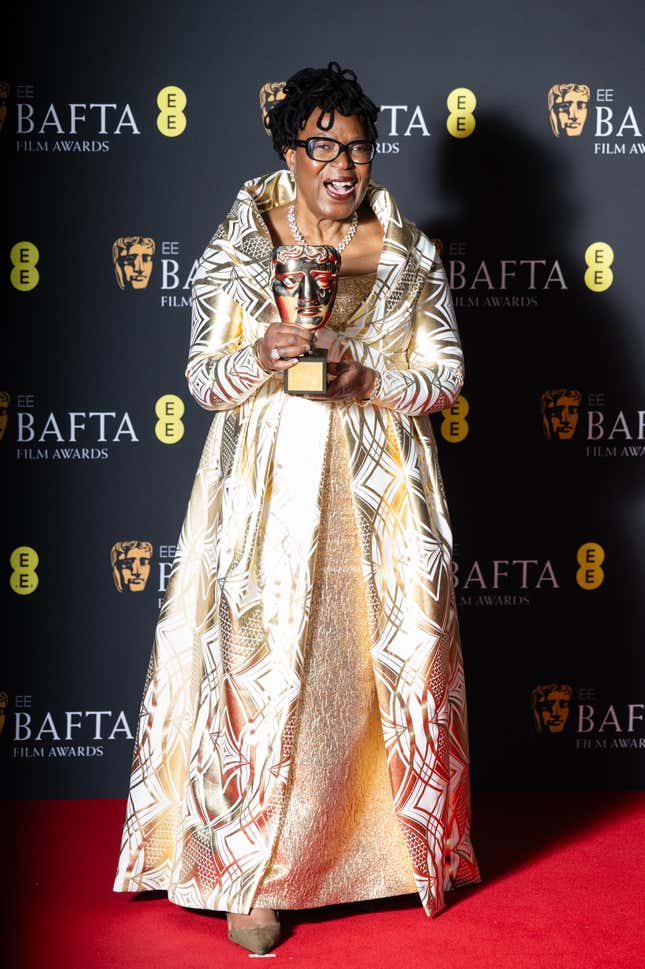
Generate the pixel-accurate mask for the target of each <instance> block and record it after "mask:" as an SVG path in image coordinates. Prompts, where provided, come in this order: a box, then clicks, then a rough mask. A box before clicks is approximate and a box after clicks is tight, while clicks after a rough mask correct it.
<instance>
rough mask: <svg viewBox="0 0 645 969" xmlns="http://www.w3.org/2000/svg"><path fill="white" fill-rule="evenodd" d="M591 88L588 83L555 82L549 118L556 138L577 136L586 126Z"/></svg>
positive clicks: (551, 95)
mask: <svg viewBox="0 0 645 969" xmlns="http://www.w3.org/2000/svg"><path fill="white" fill-rule="evenodd" d="M590 97H591V90H590V89H589V88H588V87H587V85H586V84H554V85H553V87H552V88H551V89H550V90H549V94H548V97H547V103H548V105H549V120H550V122H551V129H552V131H553V134H554V135H555V137H556V138H559V137H560V135H561V134H563V133H564V134H565V135H567V137H569V138H575V137H577V136H578V135H579V134H580V133H581V132H582V129H583V128H584V126H585V121H586V120H587V109H588V107H589V98H590Z"/></svg>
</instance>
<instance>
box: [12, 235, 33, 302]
mask: <svg viewBox="0 0 645 969" xmlns="http://www.w3.org/2000/svg"><path fill="white" fill-rule="evenodd" d="M9 258H10V259H11V264H12V266H13V269H12V270H11V276H10V279H11V285H12V286H14V287H15V288H16V289H19V290H20V292H21V293H26V292H28V291H29V290H30V289H35V287H36V286H37V285H38V282H39V280H40V273H39V272H38V270H37V269H36V263H37V262H38V260H39V259H40V253H39V252H38V248H37V247H36V246H35V245H34V244H33V242H17V243H16V244H15V246H12V247H11V252H10V253H9Z"/></svg>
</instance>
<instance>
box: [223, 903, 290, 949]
mask: <svg viewBox="0 0 645 969" xmlns="http://www.w3.org/2000/svg"><path fill="white" fill-rule="evenodd" d="M272 911H273V910H272ZM273 914H274V916H275V922H269V923H268V924H267V925H249V926H248V927H246V926H245V927H241V926H239V925H238V926H236V927H233V926H232V925H231V913H230V912H227V913H226V924H227V927H228V937H229V939H230V940H231V942H235V943H236V944H237V945H241V946H242V948H243V949H248V951H249V952H253V953H254V954H255V955H260V956H263V955H265V954H266V953H267V952H270V951H271V949H274V948H275V947H276V945H277V944H278V942H279V941H280V936H281V931H280V916H279V914H278V912H275V911H274V912H273ZM247 918H248V916H247Z"/></svg>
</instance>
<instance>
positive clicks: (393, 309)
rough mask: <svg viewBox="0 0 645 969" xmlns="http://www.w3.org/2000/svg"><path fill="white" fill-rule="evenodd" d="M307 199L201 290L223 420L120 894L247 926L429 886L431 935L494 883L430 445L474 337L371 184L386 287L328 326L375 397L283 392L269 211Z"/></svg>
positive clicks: (252, 217)
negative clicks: (261, 918)
mask: <svg viewBox="0 0 645 969" xmlns="http://www.w3.org/2000/svg"><path fill="white" fill-rule="evenodd" d="M295 194H296V185H295V179H294V178H293V176H292V174H291V172H289V171H288V170H282V169H281V170H280V171H278V172H274V173H270V174H267V175H262V176H260V177H258V178H256V179H252V180H250V181H248V182H246V183H245V184H244V185H243V186H242V187H241V189H240V191H239V192H238V195H237V198H236V199H235V202H234V204H233V206H232V208H231V211H230V213H229V215H228V216H227V217H226V219H225V220H224V222H223V223H222V224H221V225H220V226H219V228H218V229H217V231H216V233H215V235H214V236H213V238H212V239H211V241H210V243H209V244H208V246H207V248H206V250H205V252H204V254H203V256H202V259H201V260H200V262H199V266H198V268H197V270H196V273H195V277H194V280H193V285H192V325H191V339H190V349H189V354H188V364H187V367H186V379H187V383H188V388H189V390H190V393H191V395H192V397H193V398H194V400H195V401H197V403H198V404H199V405H200V406H201V407H203V408H205V409H206V410H208V411H211V412H213V420H212V423H211V427H210V431H209V433H208V436H207V439H206V441H205V444H204V448H203V451H202V455H201V458H200V462H199V465H198V468H197V472H196V474H195V480H194V484H193V488H192V491H191V495H190V499H189V501H188V506H187V509H186V514H185V516H184V521H183V524H182V529H181V534H180V536H179V539H178V543H177V553H176V555H175V559H174V561H173V567H172V570H171V573H170V576H169V578H168V584H167V587H166V593H165V596H164V601H163V604H162V608H161V611H160V614H159V620H158V623H157V627H156V630H155V639H154V644H153V648H152V652H151V655H150V662H149V666H148V673H147V675H146V682H145V684H144V689H143V695H142V699H141V706H140V714H139V719H138V721H137V731H136V738H135V742H134V750H133V758H132V769H131V775H130V787H129V793H128V801H127V806H126V814H125V823H124V825H123V832H122V839H121V850H120V852H119V862H118V868H117V872H116V876H115V881H114V890H115V891H120V892H133V891H136V892H138V891H144V890H155V889H156V890H159V889H162V890H166V891H167V892H168V898H169V900H170V901H172V902H174V903H175V904H178V905H182V906H185V907H189V908H204V909H211V910H215V911H223V910H226V911H230V912H239V913H248V912H249V911H250V909H251V908H252V907H253V906H254V905H274V906H275V907H276V908H280V907H283V908H288V907H297V908H300V907H304V906H307V905H311V906H314V905H318V904H321V903H323V902H331V901H340V900H349V899H352V900H354V899H359V898H361V897H363V898H364V897H366V896H367V897H369V896H378V895H387V894H394V893H400V892H405V891H410V890H413V889H414V886H416V890H417V892H418V894H419V898H420V900H421V902H422V904H423V907H424V910H425V912H426V914H427V915H428V916H435V915H437V914H438V913H439V912H440V911H441V910H442V909H443V908H444V907H445V892H446V891H447V890H450V889H453V888H457V887H458V886H461V885H469V884H474V883H476V882H478V881H479V880H480V876H479V871H478V867H477V860H476V857H475V853H474V850H473V846H472V843H471V840H470V791H469V773H468V765H469V756H468V732H467V710H466V693H465V681H464V670H463V662H462V655H461V644H460V637H459V625H458V619H457V613H456V603H455V591H454V580H453V576H452V531H451V527H450V519H449V515H448V507H447V503H446V497H445V493H444V489H443V484H442V479H441V473H440V469H439V462H438V455H437V448H436V442H435V439H434V433H433V430H432V425H431V422H430V414H431V413H433V412H436V411H440V410H444V409H445V408H446V407H449V406H451V404H452V403H453V402H454V401H455V400H456V398H457V395H458V394H459V392H460V389H461V386H462V383H463V379H464V369H463V354H462V351H461V344H460V341H459V333H458V329H457V324H456V320H455V316H454V308H453V305H452V300H451V296H450V287H449V285H448V279H447V276H446V273H445V270H444V268H443V266H442V264H441V260H440V258H439V255H438V252H437V248H436V246H435V244H434V243H433V242H432V241H431V240H430V239H428V238H427V236H425V235H424V233H422V232H421V231H420V230H419V229H418V227H416V226H415V225H414V223H412V222H410V221H409V220H407V219H406V218H405V217H404V216H403V215H402V213H401V212H400V210H399V208H398V206H397V204H396V201H395V199H394V198H393V197H392V195H391V194H390V192H389V191H388V190H387V189H386V188H385V187H384V186H380V185H377V184H376V183H372V182H370V185H369V187H368V191H367V194H366V202H367V204H369V205H370V207H371V208H372V211H373V212H374V215H375V216H376V217H377V218H378V220H379V222H380V224H381V226H382V227H383V232H384V238H383V248H382V252H381V256H380V258H379V263H378V266H377V270H376V279H375V281H374V283H373V285H372V281H371V280H364V281H362V282H360V281H359V280H354V281H353V282H350V281H349V280H348V281H347V282H344V281H343V282H342V284H341V294H340V296H339V297H338V300H337V313H336V323H335V324H334V327H335V328H337V331H338V336H339V354H338V356H340V355H341V353H342V354H344V353H347V354H349V355H350V356H351V357H352V358H353V359H354V360H356V361H357V362H358V363H361V364H363V365H364V366H367V367H371V368H373V369H375V370H378V372H379V374H380V376H381V382H380V386H379V390H378V394H377V396H376V398H375V399H374V401H373V402H372V403H370V404H366V405H365V406H362V405H359V404H357V403H354V402H351V401H342V402H338V403H335V402H328V401H316V400H307V399H305V398H301V397H298V396H290V395H288V394H285V393H284V391H283V386H282V380H280V379H279V376H278V377H277V378H276V376H275V375H272V374H269V373H266V372H265V371H264V370H262V368H261V367H260V366H259V364H258V362H257V359H256V357H255V353H254V349H253V347H254V343H255V341H256V340H257V339H258V337H261V336H262V335H263V334H264V333H265V332H266V328H267V326H268V325H269V324H270V323H272V322H276V320H277V318H278V317H277V310H276V306H275V300H274V297H273V293H272V291H271V286H270V280H271V253H272V249H273V245H272V241H271V238H270V236H269V233H268V230H267V227H266V222H265V221H264V218H263V213H266V212H267V211H268V210H269V209H271V208H273V207H276V206H279V205H285V204H288V203H290V202H292V201H293V199H294V198H295ZM357 285H358V286H360V287H362V289H360V292H359V291H356V290H355V291H354V293H353V295H352V294H351V293H350V294H348V292H347V287H349V289H350V290H351V289H352V288H353V287H355V286H357ZM370 287H371V288H370ZM368 289H369V292H367V290H368ZM365 293H367V295H366V298H365V299H363V300H362V302H360V299H361V296H363V295H364V294H365ZM350 296H351V299H350ZM347 299H349V302H348V303H345V305H343V304H344V302H345V301H346V300H347ZM357 301H359V302H358V305H357ZM352 307H355V310H354V311H353V312H352ZM338 356H337V358H338ZM350 482H351V483H350ZM350 500H351V505H350ZM352 509H353V516H354V517H353V518H352ZM360 580H362V589H361V585H360ZM361 592H362V597H361V594H360V593H361ZM366 616H367V620H368V621H366ZM368 637H369V641H368ZM370 664H371V670H370ZM374 684H375V687H376V693H377V694H378V701H379V706H378V715H379V716H380V728H381V732H382V737H379V734H378V722H377V708H376V703H375V699H374ZM383 748H384V750H385V753H384V750H383ZM386 756H387V773H389V783H390V786H391V793H390V791H389V790H388V784H387V776H386V770H385V766H386V765H385V757H386ZM394 814H396V817H397V818H398V823H399V828H400V832H401V834H400V835H399V832H398V831H397V828H396V824H395V822H394ZM400 837H402V839H403V842H404V845H405V849H407V854H408V858H407V859H406V857H405V854H404V850H403V848H402V846H401V841H400V840H399V838H400ZM410 875H412V876H413V877H410Z"/></svg>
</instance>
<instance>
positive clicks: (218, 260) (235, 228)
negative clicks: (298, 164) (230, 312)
mask: <svg viewBox="0 0 645 969" xmlns="http://www.w3.org/2000/svg"><path fill="white" fill-rule="evenodd" d="M295 194H296V183H295V178H294V177H293V175H292V174H291V172H290V171H289V170H288V169H280V170H279V171H276V172H272V173H270V174H268V175H262V176H260V177H259V178H253V179H250V180H249V181H247V182H245V183H244V185H243V186H242V188H241V189H240V191H239V192H238V195H237V198H236V200H235V203H234V205H233V208H232V209H231V211H230V213H229V215H228V216H227V218H226V219H225V221H224V223H223V224H222V226H221V227H220V229H219V231H218V233H217V235H216V237H215V240H214V241H213V244H212V248H211V256H212V263H211V268H212V269H215V268H216V269H217V272H216V275H217V276H218V277H219V278H218V283H219V285H221V286H222V288H224V289H225V290H227V291H228V292H229V293H230V295H231V296H233V298H234V299H237V300H238V302H240V303H241V304H242V306H243V308H244V309H245V310H246V311H247V312H249V313H250V314H251V315H253V316H255V317H256V319H259V320H261V321H263V322H270V320H272V319H274V318H275V303H274V301H273V294H272V293H271V289H270V279H269V273H270V252H269V249H268V248H267V242H268V243H269V245H271V237H270V235H269V230H268V228H267V225H266V223H265V221H264V219H263V217H262V213H264V212H266V211H268V210H269V209H272V208H275V207H277V206H279V205H285V204H287V203H289V202H292V201H293V199H294V198H295ZM366 197H367V201H368V204H369V205H370V206H371V208H372V210H373V211H374V214H375V215H376V217H377V218H378V220H379V222H380V223H381V225H382V226H383V232H384V239H383V250H382V252H381V257H380V259H379V263H378V267H377V271H376V279H377V281H376V284H375V286H374V289H373V290H372V293H371V294H370V296H369V297H368V299H367V300H366V301H365V304H364V305H363V310H367V309H369V307H370V306H373V305H374V304H375V303H376V302H377V301H380V300H383V299H384V298H385V299H387V298H388V297H391V296H392V294H393V293H394V291H395V290H396V289H397V286H398V284H399V282H400V277H401V275H402V273H403V271H404V269H405V267H406V265H407V264H408V262H409V260H410V257H411V251H412V249H413V247H414V244H415V241H416V235H415V233H417V232H418V230H416V229H415V227H414V226H413V225H412V223H410V222H408V221H407V220H406V219H404V218H403V216H402V215H401V213H400V211H399V208H398V206H397V204H396V202H395V200H394V198H393V196H392V195H391V193H390V192H389V191H388V190H387V189H386V188H385V187H384V186H383V185H379V184H378V183H377V182H370V184H369V186H368V189H367V196H366Z"/></svg>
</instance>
